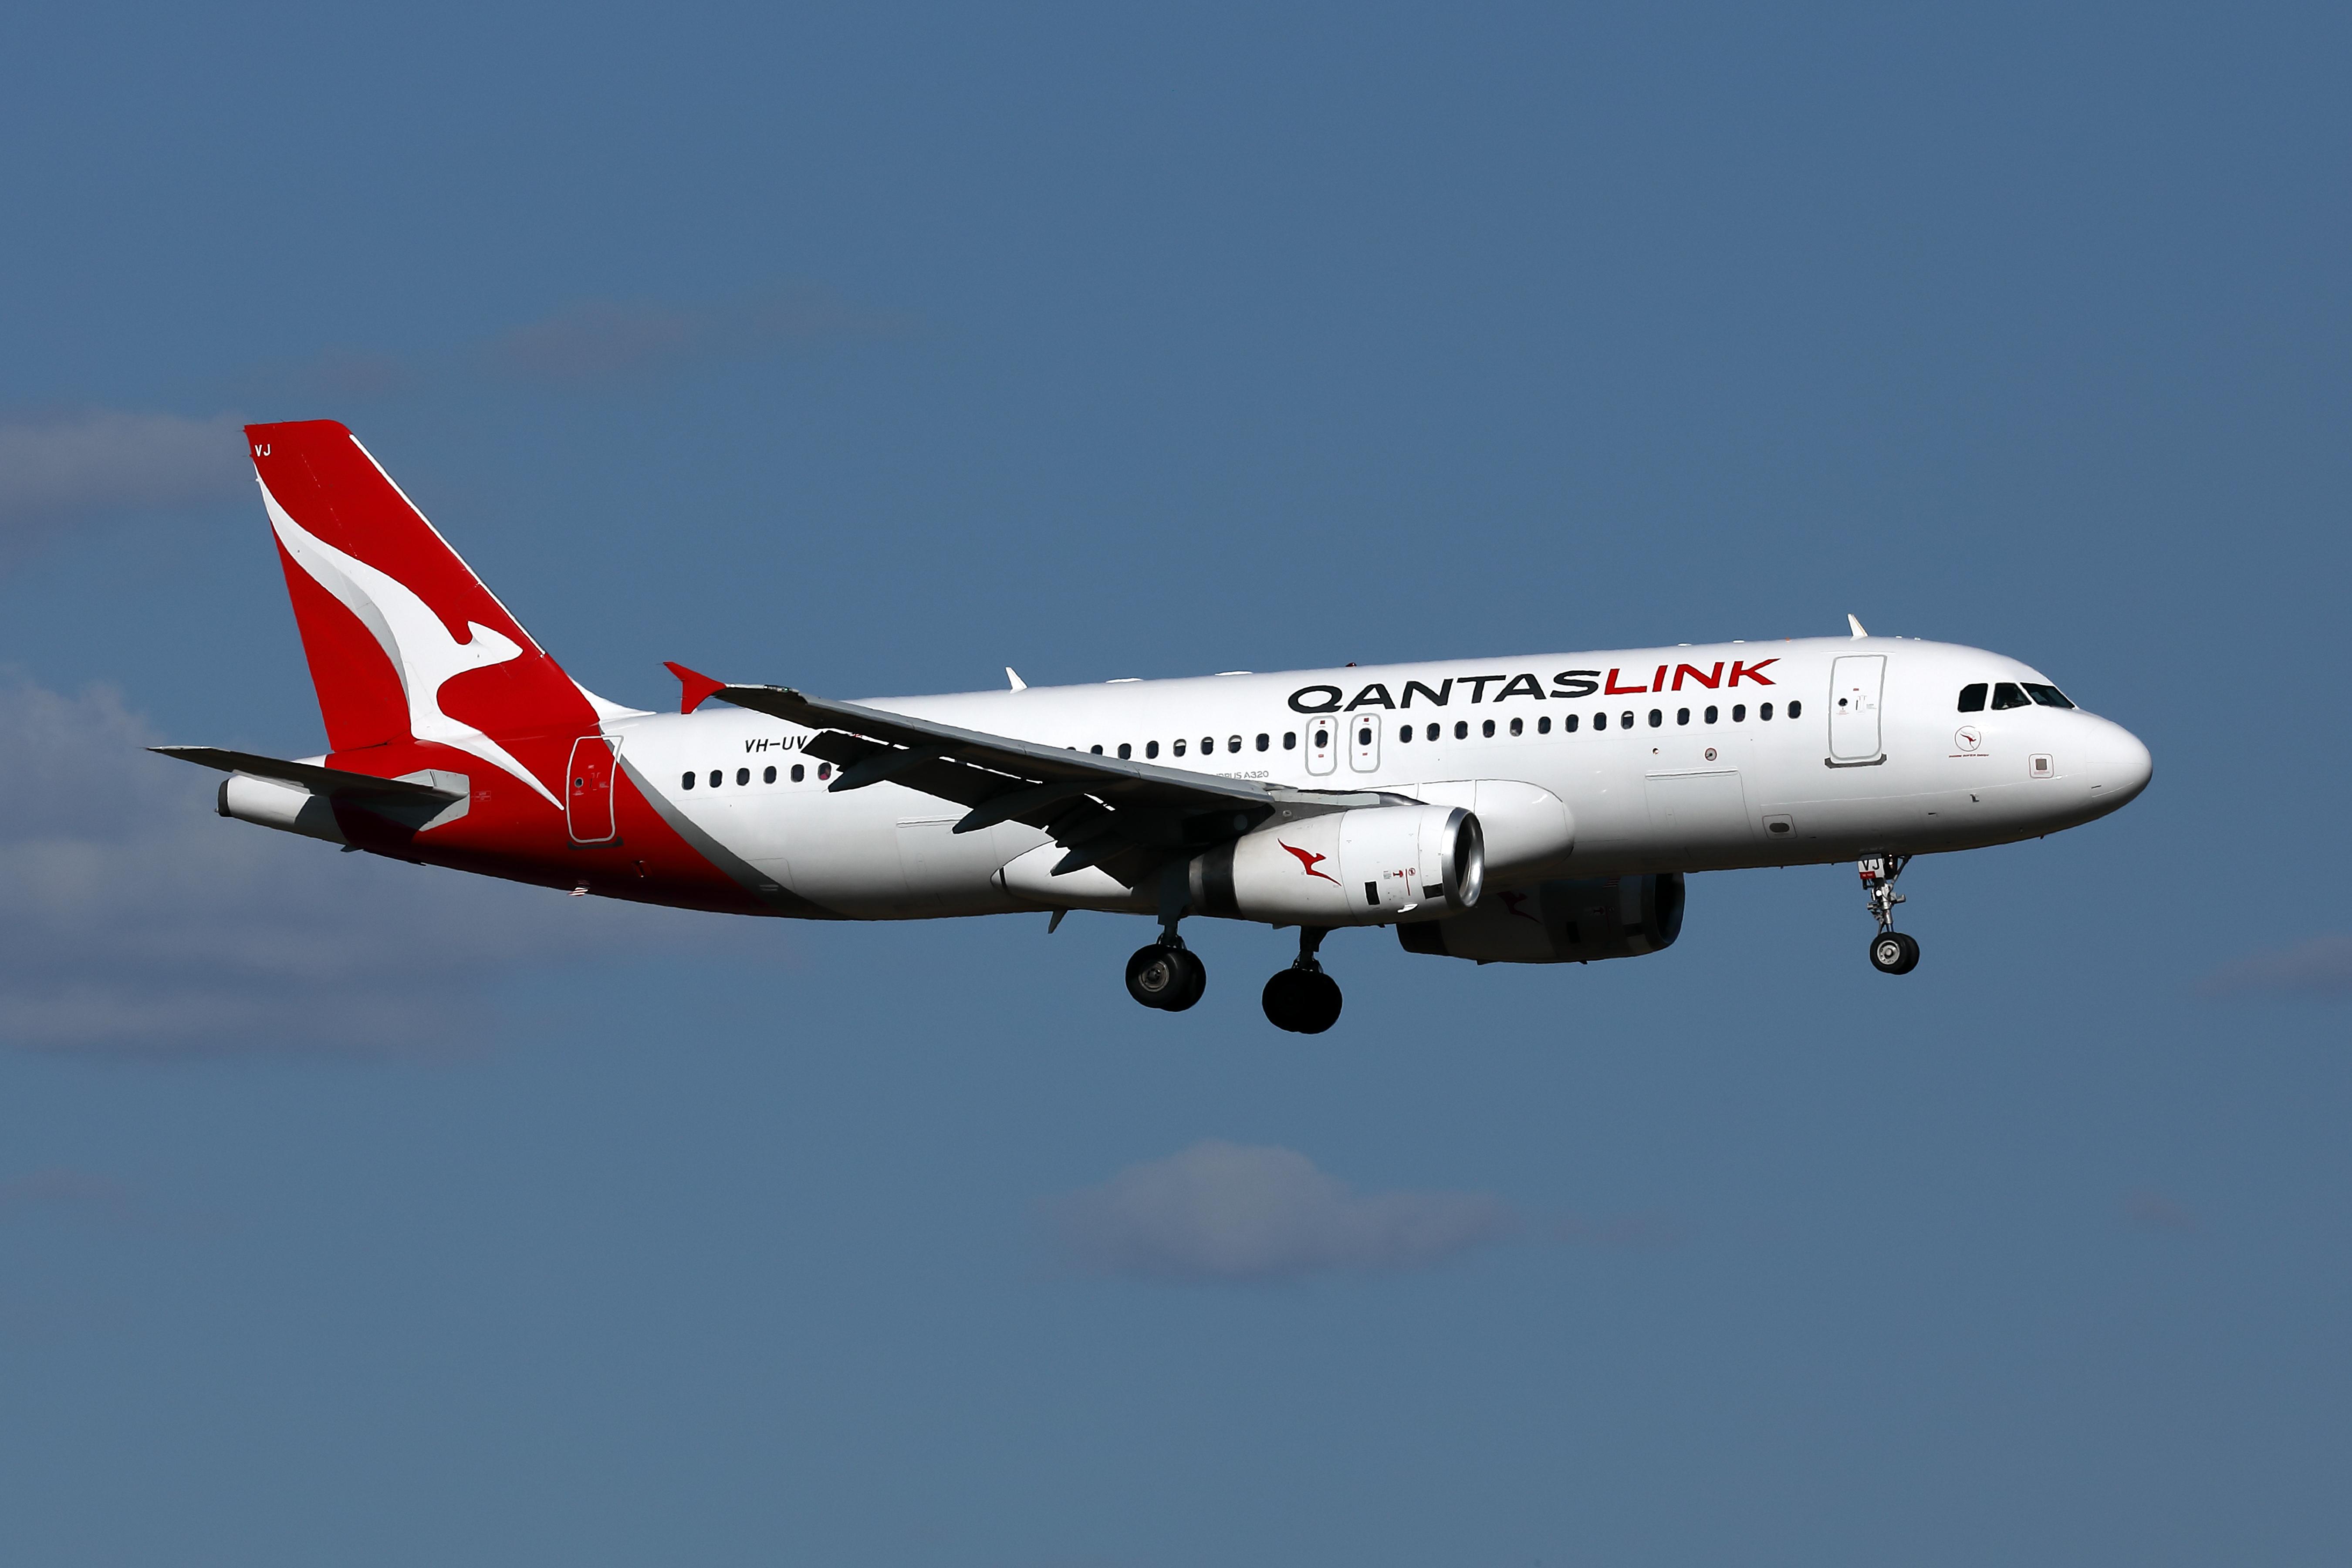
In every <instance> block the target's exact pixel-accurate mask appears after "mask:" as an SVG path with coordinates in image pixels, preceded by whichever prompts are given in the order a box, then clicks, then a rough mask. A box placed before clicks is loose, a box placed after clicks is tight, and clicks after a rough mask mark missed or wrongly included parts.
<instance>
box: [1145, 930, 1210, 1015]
mask: <svg viewBox="0 0 2352 1568" xmlns="http://www.w3.org/2000/svg"><path fill="white" fill-rule="evenodd" d="M1208 988H1209V969H1208V965H1206V964H1204V963H1202V962H1201V960H1200V958H1199V956H1198V955H1197V954H1195V953H1193V952H1192V951H1191V950H1190V949H1188V948H1181V947H1171V946H1169V945H1168V944H1167V943H1165V942H1153V943H1152V944H1151V945H1150V947H1139V948H1137V949H1136V950H1135V956H1134V957H1132V958H1130V959H1129V960H1128V961H1127V994H1129V995H1130V996H1132V997H1134V998H1135V999H1136V1000H1137V1001H1139V1002H1140V1003H1142V1004H1143V1005H1145V1006H1147V1007H1157V1008H1159V1009H1160V1011H1162V1012H1165V1013H1181V1012H1182V1011H1183V1010H1184V1009H1185V1008H1187V1007H1190V1006H1191V1005H1192V1004H1193V1003H1195V1002H1198V1001H1199V1000H1200V999H1201V994H1202V992H1203V991H1206V990H1207V989H1208Z"/></svg>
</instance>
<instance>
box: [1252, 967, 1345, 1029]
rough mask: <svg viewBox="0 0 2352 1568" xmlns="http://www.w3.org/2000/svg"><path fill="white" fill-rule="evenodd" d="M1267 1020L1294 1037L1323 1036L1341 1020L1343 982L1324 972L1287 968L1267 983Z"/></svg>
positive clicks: (1265, 998)
mask: <svg viewBox="0 0 2352 1568" xmlns="http://www.w3.org/2000/svg"><path fill="white" fill-rule="evenodd" d="M1263 1001H1264V1002H1265V1020H1266V1022H1267V1023H1269V1024H1272V1025H1273V1026H1275V1027H1276V1028H1277V1029H1286V1030H1288V1031H1289V1032H1290V1033H1292V1034H1294V1035H1319V1034H1321V1033H1322V1032H1323V1031H1324V1030H1326V1029H1328V1028H1329V1027H1330V1026H1332V1025H1334V1024H1336V1023H1338V1022H1339V1005H1340V996H1339V982H1338V981H1336V980H1334V979H1332V978H1331V977H1330V976H1329V975H1328V974H1326V973H1323V972H1322V971H1321V970H1320V969H1285V970H1282V971H1281V972H1279V973H1276V975H1275V977H1274V978H1273V979H1271V980H1269V981H1267V982H1266V983H1265V996H1264V998H1263Z"/></svg>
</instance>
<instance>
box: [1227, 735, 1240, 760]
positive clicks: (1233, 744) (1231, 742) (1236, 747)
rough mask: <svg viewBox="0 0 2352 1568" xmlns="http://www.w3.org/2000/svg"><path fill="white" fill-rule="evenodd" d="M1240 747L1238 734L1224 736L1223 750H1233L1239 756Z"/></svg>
mask: <svg viewBox="0 0 2352 1568" xmlns="http://www.w3.org/2000/svg"><path fill="white" fill-rule="evenodd" d="M1241 749H1242V738H1241V737H1240V736H1239V735H1228V736H1226V737H1225V750H1227V751H1229V752H1233V753H1234V755H1235V756H1239V755H1240V754H1241Z"/></svg>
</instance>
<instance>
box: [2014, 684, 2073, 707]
mask: <svg viewBox="0 0 2352 1568" xmlns="http://www.w3.org/2000/svg"><path fill="white" fill-rule="evenodd" d="M2025 694H2026V695H2027V696H2028V697H2031V698H2032V699H2033V700H2034V701H2036V702H2037V703H2040V704H2041V705H2042V707H2044V708H2072V707H2073V706H2074V704H2073V703H2072V702H2069V701H2067V700H2066V694H2065V693H2064V692H2063V691H2061V690H2059V689H2057V688H2056V687H2054V686H2036V685H2034V684H2033V682H2032V681H2030V680H2029V681H2027V682H2026V683H2025Z"/></svg>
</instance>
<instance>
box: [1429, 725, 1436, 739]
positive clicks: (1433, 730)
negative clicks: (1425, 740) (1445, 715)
mask: <svg viewBox="0 0 2352 1568" xmlns="http://www.w3.org/2000/svg"><path fill="white" fill-rule="evenodd" d="M1428 735H1429V738H1430V739H1431V740H1433V741H1434V740H1435V739H1437V726H1436V725H1434V724H1432V725H1431V726H1430V727H1429V730H1428Z"/></svg>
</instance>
